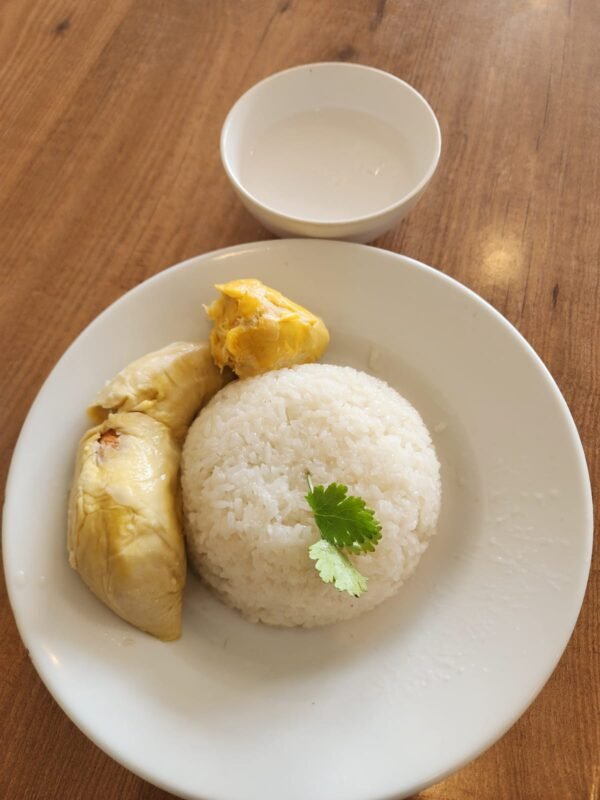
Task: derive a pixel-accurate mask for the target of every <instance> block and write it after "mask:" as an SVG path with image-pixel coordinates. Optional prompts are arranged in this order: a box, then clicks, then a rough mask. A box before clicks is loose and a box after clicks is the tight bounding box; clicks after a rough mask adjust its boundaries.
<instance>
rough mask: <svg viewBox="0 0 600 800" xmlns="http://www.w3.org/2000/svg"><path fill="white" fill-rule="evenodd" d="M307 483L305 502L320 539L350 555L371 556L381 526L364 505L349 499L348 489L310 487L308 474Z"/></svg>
mask: <svg viewBox="0 0 600 800" xmlns="http://www.w3.org/2000/svg"><path fill="white" fill-rule="evenodd" d="M306 480H307V482H308V488H309V492H308V494H307V495H306V500H307V502H308V504H309V506H310V507H311V508H312V510H313V512H314V515H315V522H316V523H317V527H318V529H319V530H320V532H321V536H322V537H323V539H325V540H326V541H328V542H329V543H330V544H334V545H335V546H336V547H341V548H344V549H346V550H349V551H350V552H352V553H366V552H373V550H375V545H376V544H377V542H378V541H379V540H380V539H381V525H380V524H379V522H378V521H377V519H376V517H375V512H374V511H373V510H372V509H370V508H368V506H367V505H366V504H365V501H364V500H362V499H361V498H360V497H353V496H352V495H348V487H347V486H344V485H343V484H340V483H330V484H329V486H328V487H327V488H325V487H324V486H313V484H312V480H311V478H310V474H309V473H307V474H306Z"/></svg>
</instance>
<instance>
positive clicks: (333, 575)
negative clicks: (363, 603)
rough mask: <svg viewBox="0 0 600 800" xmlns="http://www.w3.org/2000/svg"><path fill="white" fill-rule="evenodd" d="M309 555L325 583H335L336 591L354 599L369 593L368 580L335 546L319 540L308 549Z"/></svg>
mask: <svg viewBox="0 0 600 800" xmlns="http://www.w3.org/2000/svg"><path fill="white" fill-rule="evenodd" d="M308 555H309V556H310V557H311V558H312V560H313V561H315V562H316V563H315V567H316V568H317V572H318V573H319V575H320V576H321V580H322V581H324V583H333V585H334V586H335V588H336V589H339V590H340V591H341V592H348V594H351V595H353V596H354V597H360V595H361V594H362V593H363V592H366V591H367V578H365V576H364V575H361V574H360V572H359V571H358V570H357V569H356V567H355V566H354V564H352V562H351V561H350V560H349V559H348V558H347V556H345V555H344V554H343V553H340V551H339V550H338V549H337V547H335V545H333V544H331V543H330V542H326V541H325V539H319V540H318V541H317V542H315V543H314V544H312V545H311V546H310V547H309V548H308Z"/></svg>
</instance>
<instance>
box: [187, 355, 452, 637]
mask: <svg viewBox="0 0 600 800" xmlns="http://www.w3.org/2000/svg"><path fill="white" fill-rule="evenodd" d="M306 470H309V471H310V472H311V474H312V477H313V482H314V484H315V485H317V484H319V483H322V484H324V485H327V484H329V483H332V482H333V481H336V482H338V483H343V484H346V485H347V486H348V489H349V493H350V494H354V495H358V496H360V497H362V498H363V499H364V500H365V502H366V503H367V505H368V506H370V507H371V508H373V509H374V511H375V514H376V516H377V518H378V519H379V521H380V523H381V525H382V538H381V541H380V542H379V544H378V546H377V549H376V550H375V552H374V553H372V554H368V555H361V556H352V560H353V561H354V562H355V564H356V566H357V567H358V569H359V570H360V571H361V572H362V573H363V574H364V575H366V576H367V577H368V579H369V583H368V590H367V591H366V592H365V593H364V594H363V595H361V597H359V598H354V597H351V596H350V595H348V594H347V593H345V592H340V591H338V590H337V589H336V588H335V587H334V586H333V585H332V584H325V583H323V582H322V581H321V579H320V577H319V575H318V573H317V571H316V569H315V564H314V561H311V559H310V558H309V556H308V548H309V545H311V544H312V543H313V542H315V541H316V540H317V539H318V538H319V532H318V529H317V527H316V525H315V522H314V518H313V515H312V512H311V511H310V509H309V507H308V504H307V502H306V500H305V495H306V493H307V486H306V478H305V473H306ZM182 486H183V504H184V514H185V523H186V536H187V543H188V552H189V555H190V558H191V562H192V564H193V566H194V568H195V569H196V570H197V572H198V573H199V574H200V575H201V576H202V578H203V579H204V580H205V581H206V582H207V583H208V584H210V586H212V587H213V589H214V590H215V591H216V592H217V593H218V594H219V595H220V597H221V598H222V599H223V600H224V601H225V602H226V603H228V604H229V605H231V606H234V607H235V608H237V609H239V610H240V611H241V612H242V614H244V616H246V617H247V618H248V619H250V620H252V621H259V620H260V621H261V622H266V623H268V624H270V625H303V626H306V627H310V626H313V625H326V624H328V623H331V622H336V621H338V620H342V619H348V618H350V617H354V616H356V615H358V614H361V613H362V612H363V611H367V610H368V609H371V608H373V607H374V606H376V605H378V604H379V603H381V602H382V600H385V599H386V598H387V597H389V596H390V595H392V594H394V592H395V591H396V590H397V589H398V587H399V586H401V585H402V583H404V581H405V580H406V579H407V578H408V576H409V575H410V574H411V573H412V572H413V570H414V569H415V567H416V566H417V564H418V562H419V559H420V558H421V556H422V554H423V552H424V551H425V549H426V547H427V543H428V541H429V538H430V537H431V535H432V534H433V533H434V531H435V525H436V521H437V517H438V512H439V507H440V477H439V463H438V460H437V458H436V454H435V451H434V448H433V445H432V443H431V438H430V436H429V433H428V431H427V429H426V428H425V425H424V424H423V422H422V420H421V417H420V416H419V414H418V413H417V411H416V410H415V409H414V408H413V407H412V406H411V405H410V404H409V403H408V402H407V401H406V400H405V399H404V398H402V397H401V396H400V395H399V394H398V393H397V392H396V391H395V390H394V389H392V388H390V387H389V386H388V385H387V384H385V383H383V382H382V381H379V380H377V379H376V378H373V377H371V376H370V375H366V374H365V373H363V372H358V371H356V370H354V369H351V368H350V367H336V366H330V365H326V364H309V365H305V366H300V367H295V368H293V369H284V370H278V371H275V372H269V373H267V374H265V375H261V376H259V377H256V378H249V379H246V380H238V381H235V382H234V383H230V384H229V385H228V386H226V387H225V388H224V389H222V390H221V391H220V392H219V393H218V394H217V395H216V396H215V397H214V398H213V399H212V401H211V402H210V403H209V404H208V405H207V406H206V408H205V409H204V410H203V411H202V412H201V413H200V415H199V416H198V418H197V419H196V421H195V422H194V424H193V425H192V427H191V429H190V432H189V434H188V437H187V440H186V442H185V447H184V450H183V461H182Z"/></svg>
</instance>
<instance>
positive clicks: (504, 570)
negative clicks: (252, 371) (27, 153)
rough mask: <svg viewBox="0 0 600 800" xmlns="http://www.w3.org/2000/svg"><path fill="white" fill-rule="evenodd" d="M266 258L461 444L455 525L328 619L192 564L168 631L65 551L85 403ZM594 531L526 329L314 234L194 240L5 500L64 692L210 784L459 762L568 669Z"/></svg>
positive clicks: (374, 788) (43, 410) (342, 783)
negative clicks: (399, 576)
mask: <svg viewBox="0 0 600 800" xmlns="http://www.w3.org/2000/svg"><path fill="white" fill-rule="evenodd" d="M250 276H253V277H257V278H261V279H262V280H264V281H265V282H266V283H269V284H272V285H274V286H275V287H277V288H278V289H280V290H281V291H283V292H285V293H286V294H289V295H290V296H291V297H292V298H294V299H295V300H297V301H299V302H300V303H302V304H304V305H307V306H308V307H309V308H310V309H312V310H314V311H315V312H317V313H319V314H321V315H322V316H323V317H324V319H325V320H326V322H327V325H328V326H329V328H330V330H331V334H332V346H331V349H330V350H329V352H328V354H327V359H326V360H330V361H335V362H340V363H350V364H352V365H354V366H357V367H362V368H364V369H367V370H369V369H370V370H371V371H374V372H376V373H377V374H379V375H381V376H383V377H385V378H387V379H388V380H389V381H390V382H391V383H392V384H393V385H394V386H396V387H397V388H398V389H399V390H400V391H401V392H402V393H404V394H405V395H406V396H407V397H408V398H409V399H410V400H411V401H412V402H413V403H415V404H416V406H417V407H418V408H419V409H420V411H421V412H422V414H423V416H424V418H425V421H426V422H427V423H428V425H429V426H430V428H431V429H432V430H433V431H434V438H435V443H436V447H437V448H438V452H439V454H440V458H441V461H442V470H443V492H444V499H443V513H442V519H441V524H440V528H439V534H438V536H437V537H436V538H435V539H434V540H433V543H432V545H431V547H430V549H429V550H428V552H427V553H426V555H425V557H424V559H423V561H422V562H421V564H420V566H419V568H418V570H417V572H416V574H415V575H414V577H413V578H412V579H411V580H410V581H409V582H408V583H407V585H406V586H405V587H404V588H403V589H402V590H401V591H400V593H399V594H398V596H397V597H396V598H394V599H393V600H389V601H388V602H386V603H384V604H383V606H381V607H380V608H379V609H377V610H375V611H373V612H371V613H369V614H367V615H365V616H363V617H362V618H359V619H358V620H355V621H352V622H349V623H343V624H339V625H336V626H331V627H328V628H324V629H321V630H313V631H302V630H277V629H271V628H268V627H266V626H260V625H252V624H250V623H247V622H244V621H243V620H242V619H241V618H240V617H239V616H238V615H237V614H236V613H235V612H233V611H230V610H228V609H226V608H224V607H223V606H222V605H221V604H220V603H219V602H218V601H217V600H215V599H214V598H213V597H211V596H210V595H209V594H208V593H207V592H206V591H205V590H204V589H203V588H202V587H201V586H200V584H199V582H198V581H197V580H196V579H195V578H190V580H189V581H188V587H187V590H186V597H185V614H184V633H183V637H182V639H181V640H180V641H178V642H176V643H174V644H162V643H160V642H158V641H156V640H154V639H153V638H151V637H149V636H145V635H143V634H142V633H139V632H138V631H136V630H133V629H132V628H130V627H129V626H128V625H127V624H125V623H124V622H121V621H120V620H119V619H118V618H116V617H115V616H113V615H112V614H111V613H110V612H109V611H108V610H106V609H105V608H104V607H103V606H102V605H101V604H100V603H99V602H97V601H96V600H95V598H94V597H93V596H92V595H91V594H90V593H89V592H88V591H87V590H86V588H85V587H84V586H83V584H82V583H81V581H80V580H79V578H78V577H77V575H76V574H75V573H74V572H73V571H72V570H71V569H70V568H69V567H68V565H67V560H66V553H65V509H66V498H67V491H68V487H69V482H70V479H71V471H72V467H73V456H74V452H75V446H76V443H77V440H78V438H79V436H80V434H81V433H82V431H83V430H84V428H85V427H86V420H85V417H84V408H85V407H86V405H87V404H88V403H89V402H90V400H91V399H92V398H93V397H94V395H95V393H96V391H97V390H98V388H99V387H100V386H102V383H103V381H104V380H105V379H106V378H108V377H109V376H111V375H113V374H114V373H115V372H116V371H117V370H118V369H119V368H121V367H122V366H124V365H125V364H126V363H127V362H128V361H130V360H131V359H133V358H135V357H137V356H139V355H141V354H143V353H145V352H147V351H149V350H153V349H155V348H158V347H160V346H162V345H165V344H167V343H169V342H171V341H173V340H175V339H186V338H190V339H197V338H199V337H203V336H206V334H207V332H208V325H207V323H206V320H205V318H204V313H203V311H202V307H201V304H202V303H203V302H207V301H209V300H210V299H211V298H212V297H213V296H214V295H215V292H214V290H213V288H212V285H213V284H214V283H215V282H217V281H224V280H229V279H231V278H238V277H250ZM591 543H592V508H591V492H590V485H589V478H588V474H587V469H586V464H585V459H584V455H583V451H582V448H581V444H580V441H579V437H578V435H577V431H576V429H575V426H574V424H573V420H572V418H571V415H570V414H569V411H568V409H567V406H566V404H565V402H564V400H563V398H562V397H561V395H560V393H559V391H558V389H557V387H556V385H555V383H554V382H553V380H552V378H551V377H550V375H549V373H548V372H547V370H546V369H545V367H544V366H543V364H542V363H541V361H540V360H539V358H538V357H537V356H536V355H535V353H534V352H533V351H532V349H531V348H530V347H529V345H528V344H527V343H526V342H525V341H524V340H523V339H522V337H521V336H520V335H519V334H518V333H517V332H516V331H515V330H514V328H512V327H511V326H510V325H509V323H508V322H506V320H505V319H504V318H503V317H501V316H500V315H499V314H498V313H497V312H496V311H494V310H493V309H492V308H491V307H490V306H489V305H487V304H486V303H485V302H483V301H482V300H481V299H480V298H478V297H477V296H476V295H475V294H473V293H472V292H470V291H469V290H467V289H465V288H464V287H463V286H461V285H460V284H458V283H456V282H455V281H453V280H451V279H449V278H447V277H445V276H444V275H442V274H440V273H439V272H436V271H435V270H433V269H430V268H428V267H425V266H423V265H421V264H418V263H416V262H415V261H411V260H410V259H408V258H404V257H402V256H397V255H394V254H392V253H389V252H385V251H382V250H375V249H371V248H367V247H362V246H359V245H351V244H345V243H339V242H323V241H320V242H318V241H310V240H302V241H295V240H289V241H285V240H284V241H275V242H268V243H262V244H252V245H247V246H240V247H234V248H231V249H228V250H223V251H220V252H217V253H213V254H209V255H206V256H201V257H199V258H195V259H192V260H190V261H187V262H186V263H184V264H181V265H179V266H178V267H174V268H173V269H170V270H167V271H166V272H163V273H160V274H159V275H157V276H156V277H154V278H152V279H151V280H149V281H147V282H146V283H143V284H142V285H141V286H138V287H137V288H136V289H134V290H133V291H131V292H130V293H129V294H127V295H125V297H123V298H121V299H120V300H119V301H118V302H117V303H115V304H114V305H113V306H111V307H110V308H109V309H107V310H106V311H105V312H104V313H103V314H102V315H100V317H99V318H98V319H97V320H95V322H93V323H92V324H91V325H90V326H89V328H87V330H85V331H84V332H83V334H82V335H81V336H80V337H79V338H78V339H77V340H76V342H75V343H74V344H73V345H72V346H71V347H70V348H69V349H68V350H67V352H66V353H65V355H64V356H63V357H62V359H61V360H60V361H59V363H58V365H57V366H56V367H55V369H54V371H53V372H52V374H51V375H50V377H49V378H48V380H47V381H46V383H45V385H44V387H43V388H42V390H41V392H40V394H39V396H38V398H37V400H36V401H35V403H34V405H33V407H32V409H31V411H30V413H29V416H28V418H27V421H26V423H25V425H24V427H23V430H22V433H21V436H20V438H19V442H18V444H17V448H16V450H15V454H14V458H13V462H12V466H11V470H10V476H9V480H8V484H7V492H6V504H5V509H4V564H5V570H6V579H7V584H8V589H9V594H10V599H11V602H12V605H13V608H14V612H15V616H16V618H17V623H18V626H19V630H20V632H21V635H22V637H23V640H24V642H25V644H26V646H27V648H28V649H29V652H30V655H31V658H32V660H33V662H34V664H35V666H36V668H37V670H38V672H39V673H40V675H41V677H42V679H43V680H44V682H45V683H46V685H47V687H48V689H49V690H50V691H51V692H52V694H53V695H54V697H55V698H56V700H57V701H58V702H59V703H60V705H61V706H62V708H63V709H64V710H65V712H66V713H67V714H68V715H69V716H70V717H71V718H72V719H73V720H74V721H75V723H76V724H77V725H78V726H79V727H80V728H81V729H82V730H83V731H84V733H86V734H87V735H88V736H89V737H90V738H91V739H93V741H94V742H96V743H97V744H98V745H99V747H101V748H102V749H103V750H105V751H106V752H107V753H109V754H110V755H111V756H112V757H113V758H115V759H116V760H118V761H119V762H121V763H122V764H124V765H125V766H126V767H128V768H129V769H131V770H132V771H134V772H136V773H138V774H139V775H141V776H142V777H144V778H146V779H147V780H149V781H152V782H153V783H155V784H157V785H159V786H162V787H163V788H165V789H168V790H170V791H172V792H175V793H177V794H180V795H182V796H183V797H186V798H202V799H203V800H250V799H251V798H252V799H253V800H254V798H256V800H258V799H259V798H260V800H281V798H286V800H307V799H310V800H370V799H372V798H378V799H379V798H390V797H392V796H393V797H395V798H397V797H399V796H402V797H404V796H406V795H409V794H412V793H413V792H415V791H417V790H418V789H420V788H422V787H424V786H425V785H428V784H430V783H432V782H435V781H437V780H439V779H441V778H442V777H443V776H444V775H446V774H447V773H449V772H451V771H452V770H455V769H457V768H458V767H460V766H461V765H462V764H464V763H465V762H467V761H468V760H469V759H471V758H473V757H474V756H476V755H477V754H478V753H480V752H481V751H482V750H484V749H485V748H486V747H488V746H489V745H491V744H492V743H493V742H494V741H495V740H496V739H497V738H498V737H499V736H501V735H502V733H503V732H504V731H505V730H506V729H507V728H508V727H509V726H510V725H511V724H512V723H513V722H514V721H515V720H516V719H517V717H518V716H519V715H520V714H521V713H522V712H523V711H524V710H525V708H526V707H527V705H528V704H529V703H530V702H531V701H532V700H533V699H534V697H535V696H536V694H537V692H539V690H540V689H541V687H542V686H543V684H544V682H545V681H546V680H547V678H548V677H549V675H550V673H551V672H552V670H553V668H554V666H555V665H556V662H557V661H558V658H559V657H560V655H561V653H562V651H563V648H564V647H565V645H566V643H567V641H568V639H569V636H570V634H571V631H572V629H573V626H574V624H575V620H576V618H577V614H578V611H579V608H580V605H581V602H582V597H583V592H584V588H585V584H586V580H587V576H588V570H589V564H590V554H591Z"/></svg>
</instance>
